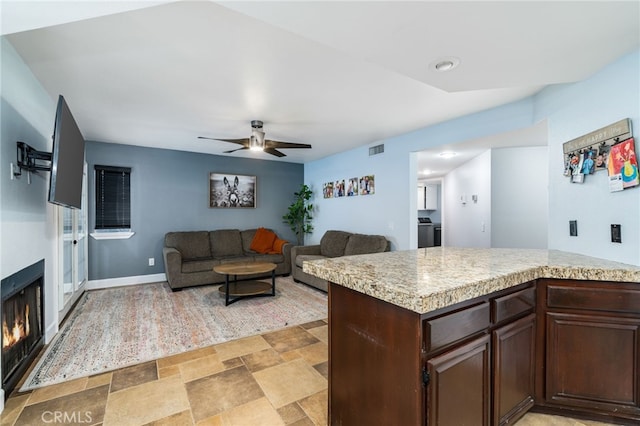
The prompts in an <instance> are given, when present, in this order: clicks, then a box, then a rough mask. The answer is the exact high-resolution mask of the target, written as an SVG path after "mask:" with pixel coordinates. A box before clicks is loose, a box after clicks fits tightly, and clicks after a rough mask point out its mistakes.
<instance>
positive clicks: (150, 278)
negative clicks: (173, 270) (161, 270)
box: [86, 274, 167, 290]
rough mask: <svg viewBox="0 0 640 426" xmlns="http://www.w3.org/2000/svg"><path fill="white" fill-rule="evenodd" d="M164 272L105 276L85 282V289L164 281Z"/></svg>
mask: <svg viewBox="0 0 640 426" xmlns="http://www.w3.org/2000/svg"><path fill="white" fill-rule="evenodd" d="M166 280H167V276H166V275H165V274H151V275H138V276H135V277H120V278H107V279H104V280H92V281H88V282H87V287H86V289H87V290H99V289H105V288H114V287H123V286H127V285H139V284H149V283H157V282H161V281H166Z"/></svg>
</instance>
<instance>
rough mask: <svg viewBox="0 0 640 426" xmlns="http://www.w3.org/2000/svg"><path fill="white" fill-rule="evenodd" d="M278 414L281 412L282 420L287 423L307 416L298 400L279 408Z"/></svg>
mask: <svg viewBox="0 0 640 426" xmlns="http://www.w3.org/2000/svg"><path fill="white" fill-rule="evenodd" d="M278 414H280V417H282V420H284V423H285V424H287V425H289V424H292V423H294V422H297V421H298V420H301V419H304V418H306V417H307V415H306V414H305V412H304V410H303V409H302V408H300V406H299V405H298V403H297V402H293V403H291V404H287V405H285V406H284V407H280V408H278Z"/></svg>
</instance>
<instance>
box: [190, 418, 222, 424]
mask: <svg viewBox="0 0 640 426" xmlns="http://www.w3.org/2000/svg"><path fill="white" fill-rule="evenodd" d="M196 426H222V419H221V418H220V416H213V417H209V418H207V419H204V420H200V421H199V422H198V423H196Z"/></svg>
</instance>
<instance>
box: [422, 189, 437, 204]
mask: <svg viewBox="0 0 640 426" xmlns="http://www.w3.org/2000/svg"><path fill="white" fill-rule="evenodd" d="M424 192H425V201H424V208H425V210H438V187H437V186H436V185H427V186H425V187H424Z"/></svg>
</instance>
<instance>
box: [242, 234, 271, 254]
mask: <svg viewBox="0 0 640 426" xmlns="http://www.w3.org/2000/svg"><path fill="white" fill-rule="evenodd" d="M276 238H277V235H276V234H275V233H274V232H272V231H269V230H268V229H265V228H258V230H257V231H256V234H255V235H254V236H253V240H252V241H251V246H249V248H250V249H251V250H253V251H255V252H257V253H262V254H266V253H268V252H269V251H271V247H273V242H274V241H275V240H276Z"/></svg>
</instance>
